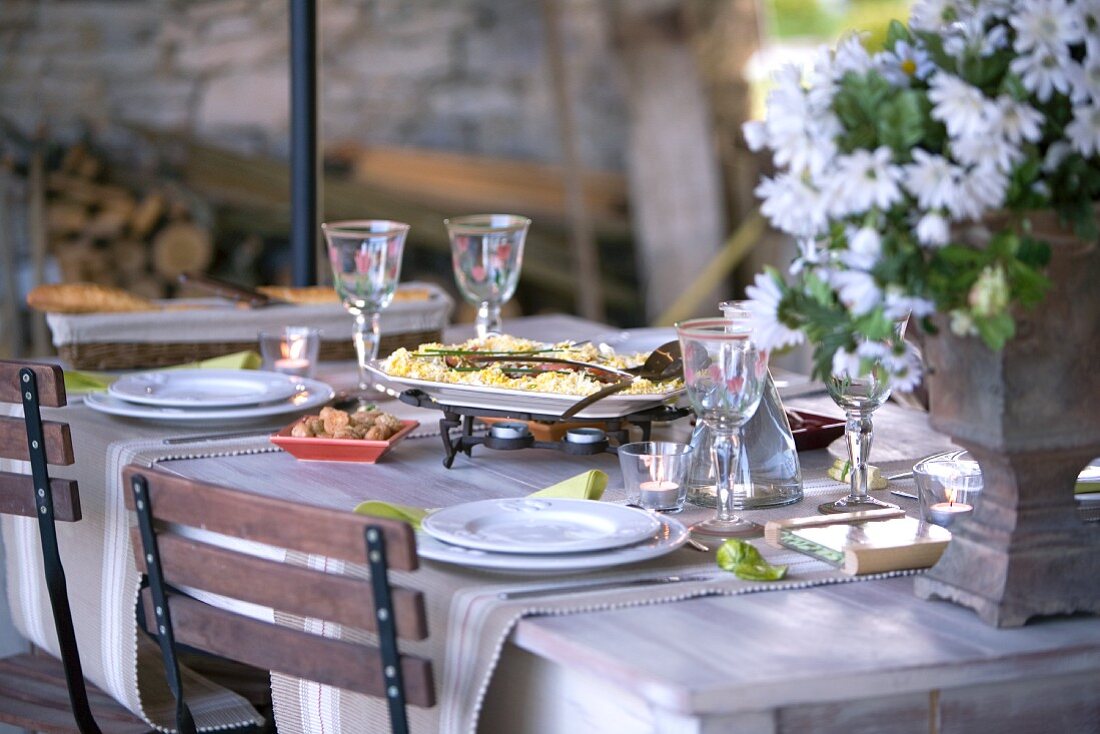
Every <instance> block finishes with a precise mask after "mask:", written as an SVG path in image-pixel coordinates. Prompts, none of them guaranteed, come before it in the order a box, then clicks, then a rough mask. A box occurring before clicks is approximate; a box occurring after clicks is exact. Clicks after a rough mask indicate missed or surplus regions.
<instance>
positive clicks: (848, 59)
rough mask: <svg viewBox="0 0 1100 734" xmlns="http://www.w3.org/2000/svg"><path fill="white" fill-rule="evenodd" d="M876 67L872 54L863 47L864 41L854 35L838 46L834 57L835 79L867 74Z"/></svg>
mask: <svg viewBox="0 0 1100 734" xmlns="http://www.w3.org/2000/svg"><path fill="white" fill-rule="evenodd" d="M873 67H874V62H873V61H872V60H871V54H869V53H867V49H866V48H865V47H864V45H863V39H862V38H860V36H859V35H858V34H855V33H852V34H850V35H848V36H847V37H845V38H844V39H843V40H842V41H841V42H840V43H838V44H837V46H836V53H835V54H834V55H833V78H834V79H840V78H841V77H843V76H844V75H845V74H848V73H849V72H850V73H854V74H866V73H867V72H868V71H870V70H871V69H872V68H873Z"/></svg>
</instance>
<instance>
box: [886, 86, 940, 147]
mask: <svg viewBox="0 0 1100 734" xmlns="http://www.w3.org/2000/svg"><path fill="white" fill-rule="evenodd" d="M927 104H928V100H927V99H926V98H925V97H924V95H922V94H920V93H919V92H916V91H913V90H911V89H907V90H905V91H903V92H901V93H899V94H898V95H897V96H896V97H894V99H892V100H889V101H888V102H886V103H884V104H883V105H882V106H881V107H880V108H879V115H878V118H877V119H876V121H875V130H876V133H877V135H878V139H879V140H880V141H881V142H882V143H883V144H885V145H887V146H889V147H890V148H891V149H892V150H893V151H894V153H895V154H896V155H897V157H898V159H899V160H900V161H902V162H904V161H907V160H909V159H910V157H911V156H912V149H913V148H914V147H916V146H917V144H918V143H920V142H921V139H922V138H924V133H925V127H924V120H925V118H926V117H927V115H926V114H925V110H924V109H923V107H924V105H927Z"/></svg>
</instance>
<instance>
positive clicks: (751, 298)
mask: <svg viewBox="0 0 1100 734" xmlns="http://www.w3.org/2000/svg"><path fill="white" fill-rule="evenodd" d="M745 294H746V295H747V296H748V308H749V311H750V312H751V313H752V316H753V331H752V334H753V341H755V342H756V343H757V345H759V346H760V348H761V349H768V350H771V349H781V348H782V347H787V346H792V345H794V344H801V343H802V341H803V340H804V339H805V336H804V335H803V334H802V332H801V331H797V330H795V329H792V328H790V327H789V326H787V325H786V324H784V323H783V322H782V321H780V320H779V305H780V302H781V301H782V300H783V291H782V290H781V289H780V287H779V283H777V282H776V280H775V279H774V278H773V277H772V276H771V275H768V274H767V273H757V274H756V279H755V281H754V284H753V285H750V286H749V287H748V288H746V289H745Z"/></svg>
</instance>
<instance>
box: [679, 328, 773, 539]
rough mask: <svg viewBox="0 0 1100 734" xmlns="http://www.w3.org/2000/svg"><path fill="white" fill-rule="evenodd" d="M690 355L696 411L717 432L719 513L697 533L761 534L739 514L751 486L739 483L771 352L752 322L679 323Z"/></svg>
mask: <svg viewBox="0 0 1100 734" xmlns="http://www.w3.org/2000/svg"><path fill="white" fill-rule="evenodd" d="M676 333H677V335H679V337H680V346H681V349H682V351H683V354H684V384H685V385H686V386H687V394H688V399H689V400H690V401H691V406H692V408H693V409H694V410H695V414H696V415H697V416H698V417H699V419H700V420H702V421H703V422H704V423H705V424H706V425H707V427H709V428H710V429H711V430H712V431H713V433H714V444H713V448H712V449H711V451H712V455H713V461H714V466H715V468H716V470H717V472H716V473H717V490H718V512H717V514H716V515H715V517H713V518H711V519H710V520H706V521H704V522H701V523H697V524H695V525H693V526H692V528H691V531H692V532H693V533H696V534H700V535H705V536H710V537H717V538H735V537H744V536H749V535H757V534H759V530H760V526H759V525H757V524H755V523H753V522H749V521H747V520H744V519H742V518H740V517H738V516H737V515H735V514H734V510H739V509H743V508H744V502H745V486H744V485H740V484H738V482H737V467H738V466H739V465H740V463H741V443H742V441H741V428H742V426H744V425H745V423H747V422H748V420H749V418H751V417H752V415H753V413H755V412H756V408H757V406H758V405H759V404H760V398H761V395H762V394H763V389H764V380H765V377H766V376H767V374H768V353H767V352H765V351H763V350H761V349H759V348H758V347H757V346H756V345H755V344H754V343H753V341H752V326H751V323H750V322H731V321H728V320H726V319H694V320H692V321H685V322H683V323H680V324H677V325H676Z"/></svg>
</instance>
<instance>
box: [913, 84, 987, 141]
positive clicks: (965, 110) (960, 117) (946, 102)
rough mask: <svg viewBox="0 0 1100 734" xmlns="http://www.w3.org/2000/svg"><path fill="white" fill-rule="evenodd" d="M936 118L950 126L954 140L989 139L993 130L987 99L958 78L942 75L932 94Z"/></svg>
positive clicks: (930, 90) (932, 88)
mask: <svg viewBox="0 0 1100 734" xmlns="http://www.w3.org/2000/svg"><path fill="white" fill-rule="evenodd" d="M928 99H930V100H931V101H932V105H933V107H932V117H933V118H935V119H937V120H939V121H940V122H942V123H943V124H944V125H946V126H947V132H948V134H950V135H951V136H952V137H957V136H960V135H985V134H986V133H987V132H988V128H989V119H988V115H989V112H988V110H987V107H986V98H985V95H983V94H982V91H981V90H980V89H978V88H977V87H974V86H971V85H970V84H967V83H966V82H965V81H963V80H962V79H960V78H959V77H957V76H954V75H952V74H948V73H946V72H943V71H941V72H938V73H937V74H936V75H935V76H933V77H932V81H931V82H930V88H929V90H928Z"/></svg>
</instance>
